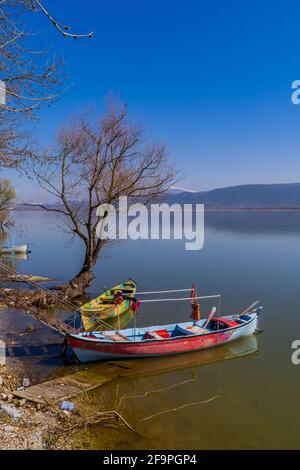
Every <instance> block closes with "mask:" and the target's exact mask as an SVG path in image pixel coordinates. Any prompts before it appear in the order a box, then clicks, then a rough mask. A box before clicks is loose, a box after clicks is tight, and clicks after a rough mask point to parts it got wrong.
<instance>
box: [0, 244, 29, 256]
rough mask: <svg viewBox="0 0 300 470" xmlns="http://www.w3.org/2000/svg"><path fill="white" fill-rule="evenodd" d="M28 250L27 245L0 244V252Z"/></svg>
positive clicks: (23, 251) (26, 251)
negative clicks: (0, 245)
mask: <svg viewBox="0 0 300 470" xmlns="http://www.w3.org/2000/svg"><path fill="white" fill-rule="evenodd" d="M28 252H29V245H28V244H27V245H11V246H8V245H7V246H2V247H1V248H0V254H1V253H5V254H6V253H16V254H20V253H22V254H26V253H28Z"/></svg>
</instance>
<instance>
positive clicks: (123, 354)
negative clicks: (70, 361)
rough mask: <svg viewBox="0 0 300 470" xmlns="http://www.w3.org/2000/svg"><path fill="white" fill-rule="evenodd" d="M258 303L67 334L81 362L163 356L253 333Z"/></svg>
mask: <svg viewBox="0 0 300 470" xmlns="http://www.w3.org/2000/svg"><path fill="white" fill-rule="evenodd" d="M257 305H258V302H255V303H254V304H252V305H251V306H250V307H249V308H248V309H246V310H245V311H244V312H243V313H242V314H239V315H230V316H223V317H218V318H213V316H214V314H215V312H216V309H215V308H213V309H212V310H211V312H210V314H209V316H208V318H207V319H205V320H199V321H196V320H194V321H190V322H186V323H174V324H171V325H163V326H150V327H145V328H127V329H123V330H108V331H96V332H80V333H78V334H70V335H68V336H67V341H68V343H69V345H70V346H71V347H72V348H73V351H74V352H75V354H76V356H77V358H78V359H79V360H80V361H81V362H95V361H102V360H111V359H124V358H141V357H155V356H167V355H171V354H181V353H187V352H192V351H199V350H201V349H207V348H211V347H215V346H219V345H221V344H225V343H229V342H231V341H234V340H236V339H238V338H242V337H245V336H248V335H251V334H253V333H255V331H256V329H257V327H258V319H259V313H260V309H261V308H262V307H260V306H257Z"/></svg>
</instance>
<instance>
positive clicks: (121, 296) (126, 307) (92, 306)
mask: <svg viewBox="0 0 300 470" xmlns="http://www.w3.org/2000/svg"><path fill="white" fill-rule="evenodd" d="M135 293H136V284H135V282H134V281H132V280H131V279H129V280H128V281H126V282H124V283H123V284H118V285H117V286H115V287H113V288H112V289H109V290H106V291H105V292H104V293H103V294H101V295H100V296H99V297H97V298H96V299H93V300H91V301H90V302H87V303H86V304H85V305H83V306H82V307H81V308H80V312H81V317H82V323H83V327H84V330H85V331H95V330H97V329H98V327H99V326H100V325H101V321H102V320H107V319H111V318H115V317H118V316H119V315H123V314H124V313H127V312H130V311H131V310H134V308H135V305H136V303H137V302H136V299H135V297H134V296H135Z"/></svg>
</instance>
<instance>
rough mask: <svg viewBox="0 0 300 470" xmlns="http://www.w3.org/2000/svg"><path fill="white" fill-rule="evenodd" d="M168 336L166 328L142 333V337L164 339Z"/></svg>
mask: <svg viewBox="0 0 300 470" xmlns="http://www.w3.org/2000/svg"><path fill="white" fill-rule="evenodd" d="M164 338H170V334H169V332H168V331H167V330H157V331H151V330H150V331H146V333H145V334H144V339H164Z"/></svg>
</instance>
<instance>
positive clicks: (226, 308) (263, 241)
mask: <svg viewBox="0 0 300 470" xmlns="http://www.w3.org/2000/svg"><path fill="white" fill-rule="evenodd" d="M14 216H15V220H16V224H17V225H16V228H15V230H14V233H15V243H16V244H17V243H24V242H30V243H32V253H31V254H30V255H29V259H28V260H12V259H11V260H7V262H10V263H12V264H14V266H15V267H16V268H17V269H18V270H19V271H21V272H24V273H32V274H37V275H41V276H49V277H53V278H55V279H57V280H59V281H64V280H67V279H69V278H70V277H72V276H73V275H74V274H76V272H77V271H78V270H79V268H80V261H81V259H82V247H81V244H80V242H78V241H72V240H70V239H69V237H68V236H67V235H66V234H64V233H62V232H61V231H60V230H59V229H58V228H57V219H56V218H55V217H54V216H53V215H49V214H43V213H41V212H35V211H28V212H27V211H24V212H15V215H14ZM299 246H300V213H298V212H295V213H288V212H286V213H280V212H274V213H254V212H248V213H219V214H213V213H207V214H206V216H205V245H204V248H203V249H202V250H201V251H194V252H192V251H190V252H189V251H185V250H184V242H181V241H128V242H126V243H123V244H121V245H114V246H110V247H108V248H107V249H106V250H105V251H104V252H103V255H102V257H101V259H100V260H99V262H98V264H97V266H96V267H95V275H96V277H95V281H94V283H93V285H92V287H91V289H90V294H91V295H92V296H93V295H96V294H98V293H99V291H101V290H102V287H103V286H107V287H109V286H112V285H115V284H118V283H119V282H122V281H123V280H125V279H127V278H128V277H131V278H133V279H134V280H136V281H137V283H138V289H139V290H143V291H144V290H168V289H177V288H178V289H180V288H187V287H190V286H191V285H192V283H193V282H195V283H196V284H197V288H198V294H199V295H209V294H221V295H222V304H221V312H222V313H223V314H231V313H234V312H239V311H241V310H243V309H244V308H245V307H247V306H248V305H249V304H251V303H252V302H253V301H255V300H257V299H259V300H260V301H261V302H262V304H263V306H264V310H263V314H262V319H261V324H260V327H261V328H263V330H264V331H263V333H262V334H260V335H258V336H256V337H253V338H248V339H247V340H244V341H241V342H239V343H232V345H229V346H227V347H224V348H216V349H214V350H210V351H209V352H208V351H206V352H203V353H194V354H189V355H185V356H177V357H173V358H167V359H166V358H164V359H163V360H161V359H157V360H153V359H149V360H146V361H144V362H145V367H144V372H143V374H141V375H140V376H136V377H134V378H126V379H120V380H118V381H115V382H113V383H111V384H110V385H107V386H105V387H103V388H101V389H98V390H96V391H94V392H93V393H91V394H89V397H88V398H89V400H88V403H89V407H90V408H91V410H104V409H105V410H111V409H114V408H115V406H116V404H118V406H119V410H120V411H122V415H123V416H124V417H125V418H126V420H127V421H128V423H130V425H131V426H132V427H133V428H134V429H135V430H136V431H137V433H134V432H132V431H130V430H128V429H127V428H126V427H125V426H122V425H109V426H108V425H107V426H103V425H97V426H93V427H92V428H90V429H88V430H86V431H84V432H81V433H80V434H78V435H77V436H75V437H74V442H73V446H74V447H76V448H77V447H78V448H105V449H137V448H139V449H140V448H141V449H143V448H145V449H156V448H157V449H163V448H165V449H167V448H168V449H182V448H185V449H189V448H190V449H192V448H197V449H208V448H226V449H231V448H251V449H252V448H259V449H260V448H300V438H299V423H300V407H299V403H298V401H299V391H300V380H299V377H300V365H299V366H295V365H293V364H292V362H291V353H292V350H291V344H292V342H293V341H294V340H295V339H300V297H299V280H300V250H299ZM211 306H212V304H211V303H208V302H206V303H205V302H203V303H202V304H201V312H202V315H205V314H206V313H207V312H208V311H209V308H210V307H211ZM189 317H190V307H189V305H188V304H187V303H183V302H173V303H155V304H147V305H143V306H142V307H141V309H140V311H139V313H138V325H147V324H155V323H157V324H164V323H171V322H172V323H173V322H176V321H185V320H188V319H189ZM16 318H18V321H17V323H16ZM26 322H27V323H26ZM28 322H29V323H30V324H32V323H34V322H33V321H32V320H30V321H29V320H28V319H27V318H26V317H25V316H23V315H22V314H21V313H19V312H17V313H16V312H11V316H8V315H7V314H5V313H4V312H0V335H1V336H2V337H5V339H6V340H9V339H11V340H12V344H13V341H14V340H13V334H14V331H15V329H16V328H17V331H18V333H21V337H18V340H17V342H18V344H19V343H20V341H21V342H22V344H23V345H26V344H27V345H28V343H30V344H38V343H40V344H41V343H43V344H44V345H46V344H48V343H51V344H54V343H55V342H56V340H57V337H56V335H55V334H53V333H49V332H46V330H45V328H43V327H39V328H38V329H37V330H35V331H34V332H32V333H30V332H28V331H27V330H26V328H27V326H28ZM16 325H17V326H16ZM20 338H21V339H20ZM22 344H21V345H22ZM19 359H20V361H21V364H22V365H24V367H25V370H26V373H29V374H30V373H31V374H32V376H35V377H36V378H39V379H41V378H46V377H47V376H49V375H51V374H52V373H53V371H54V370H55V369H56V368H58V367H59V366H60V364H59V360H58V358H57V355H55V354H51V352H50V353H49V351H48V352H47V348H46V350H45V353H44V355H43V353H42V352H40V353H39V357H38V359H37V358H36V359H34V358H30V356H29V357H24V358H22V357H20V358H19ZM91 367H92V366H91ZM97 367H98V368H97V370H98V371H99V366H97ZM32 371H34V372H32Z"/></svg>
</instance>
